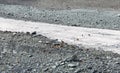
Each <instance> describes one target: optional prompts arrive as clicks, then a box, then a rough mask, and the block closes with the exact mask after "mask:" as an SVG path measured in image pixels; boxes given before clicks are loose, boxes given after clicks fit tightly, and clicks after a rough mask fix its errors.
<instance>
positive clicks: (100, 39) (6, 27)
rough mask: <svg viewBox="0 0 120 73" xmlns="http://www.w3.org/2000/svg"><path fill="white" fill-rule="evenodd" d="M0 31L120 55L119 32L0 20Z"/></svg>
mask: <svg viewBox="0 0 120 73" xmlns="http://www.w3.org/2000/svg"><path fill="white" fill-rule="evenodd" d="M0 30H1V31H12V32H34V31H36V32H37V34H42V35H44V36H46V37H48V38H50V39H58V40H62V41H64V42H66V43H68V44H73V45H83V46H85V47H93V48H96V49H103V50H105V51H113V52H114V53H118V54H120V31H116V30H108V29H96V28H83V27H73V26H63V25H55V24H49V23H41V22H31V21H22V20H14V19H5V18H0Z"/></svg>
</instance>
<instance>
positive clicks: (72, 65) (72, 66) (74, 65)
mask: <svg viewBox="0 0 120 73" xmlns="http://www.w3.org/2000/svg"><path fill="white" fill-rule="evenodd" d="M68 67H70V68H76V67H77V65H76V64H71V63H70V64H68Z"/></svg>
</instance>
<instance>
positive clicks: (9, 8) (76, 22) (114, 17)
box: [0, 4, 120, 30]
mask: <svg viewBox="0 0 120 73" xmlns="http://www.w3.org/2000/svg"><path fill="white" fill-rule="evenodd" d="M0 16H2V17H7V18H14V19H23V20H31V21H39V22H47V23H55V24H62V25H69V26H81V27H90V28H102V29H115V30H120V17H119V11H105V10H97V9H96V10H90V9H72V10H45V9H38V8H35V7H32V6H21V5H4V4H0Z"/></svg>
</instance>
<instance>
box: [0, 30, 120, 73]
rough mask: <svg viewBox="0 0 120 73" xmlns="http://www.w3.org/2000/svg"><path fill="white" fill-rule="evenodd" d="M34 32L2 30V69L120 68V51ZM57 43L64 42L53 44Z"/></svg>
mask: <svg viewBox="0 0 120 73" xmlns="http://www.w3.org/2000/svg"><path fill="white" fill-rule="evenodd" d="M34 35H35V34H34ZM34 35H33V34H30V33H29V34H27V33H19V32H8V31H6V32H2V31H0V73H119V72H120V55H119V54H116V53H112V52H105V51H102V50H101V51H100V50H94V49H92V48H88V49H85V48H84V47H82V46H80V47H78V46H74V45H68V44H66V43H62V42H58V40H52V39H48V38H46V37H44V36H42V35H36V36H34ZM55 43H56V44H61V43H62V44H63V45H62V46H60V47H52V46H53V44H55ZM58 46H59V45H58Z"/></svg>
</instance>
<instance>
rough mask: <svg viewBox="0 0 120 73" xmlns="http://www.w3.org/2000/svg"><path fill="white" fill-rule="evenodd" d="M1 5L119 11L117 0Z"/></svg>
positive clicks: (25, 0) (18, 0)
mask: <svg viewBox="0 0 120 73" xmlns="http://www.w3.org/2000/svg"><path fill="white" fill-rule="evenodd" d="M0 3H2V4H10V5H11V4H12V5H13V4H15V5H26V6H33V7H37V8H42V9H56V10H58V9H79V8H95V9H96V8H97V9H98V8H99V9H103V8H105V9H120V1H119V0H0Z"/></svg>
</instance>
